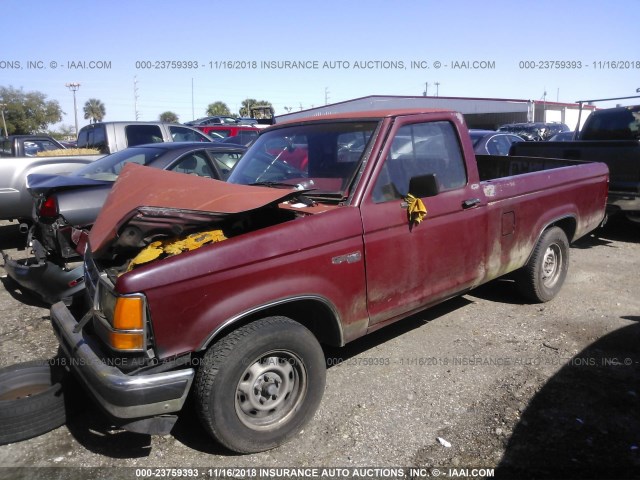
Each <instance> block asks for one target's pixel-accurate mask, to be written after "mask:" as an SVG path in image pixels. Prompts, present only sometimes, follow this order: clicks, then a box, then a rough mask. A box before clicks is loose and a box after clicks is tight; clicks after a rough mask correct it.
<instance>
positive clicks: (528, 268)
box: [516, 227, 569, 303]
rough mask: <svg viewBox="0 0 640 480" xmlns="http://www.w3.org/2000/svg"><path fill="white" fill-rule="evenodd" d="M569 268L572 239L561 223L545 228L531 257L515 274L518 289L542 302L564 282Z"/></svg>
mask: <svg viewBox="0 0 640 480" xmlns="http://www.w3.org/2000/svg"><path fill="white" fill-rule="evenodd" d="M568 268H569V241H568V240H567V235H566V234H565V233H564V231H563V230H562V229H561V228H559V227H551V228H549V229H548V230H546V231H545V232H544V233H543V234H542V236H541V237H540V239H539V240H538V243H537V244H536V246H535V248H534V250H533V254H532V255H531V258H530V259H529V261H528V262H527V264H526V265H525V266H524V267H522V269H521V270H520V271H519V272H518V275H517V276H516V285H517V287H518V290H519V291H520V292H521V293H522V294H523V295H524V296H525V297H526V298H527V299H529V300H531V301H533V302H536V303H541V302H548V301H549V300H551V299H553V298H554V297H555V296H556V295H557V294H558V292H559V291H560V289H561V288H562V285H563V284H564V280H565V278H566V276H567V270H568Z"/></svg>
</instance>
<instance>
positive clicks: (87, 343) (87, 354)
mask: <svg viewBox="0 0 640 480" xmlns="http://www.w3.org/2000/svg"><path fill="white" fill-rule="evenodd" d="M51 322H52V325H53V330H54V331H55V334H56V336H57V337H58V340H59V342H60V346H61V348H62V350H63V351H64V353H65V354H66V356H67V357H68V359H69V363H70V367H71V370H72V371H74V372H75V373H76V376H77V377H78V378H79V379H80V381H81V382H82V383H83V384H84V385H85V386H86V387H87V388H88V390H89V391H90V392H91V393H92V394H93V396H94V398H95V399H96V401H97V402H98V403H99V404H100V405H101V406H102V407H103V408H104V409H105V410H106V411H107V412H108V413H109V414H111V415H112V416H113V417H115V418H118V419H136V418H145V417H151V416H156V415H163V414H168V413H173V412H177V411H179V410H180V409H181V408H182V406H183V405H184V402H185V400H186V398H187V394H188V393H189V390H190V388H191V383H192V382H193V377H194V375H195V370H194V369H193V368H184V369H181V370H174V371H169V372H161V373H152V374H148V375H144V374H137V375H127V374H125V373H123V372H122V371H121V370H119V369H118V368H117V366H111V365H108V364H107V363H105V362H103V361H102V360H101V355H99V353H100V347H99V345H98V344H97V342H95V341H94V340H93V339H91V338H90V337H87V336H85V335H83V333H82V331H80V332H74V328H75V327H76V325H77V324H78V322H77V321H76V319H75V318H74V317H73V315H72V314H71V312H70V311H69V309H68V308H67V307H66V306H65V305H64V304H63V303H62V302H58V303H56V304H54V305H53V306H52V307H51ZM116 363H117V362H116Z"/></svg>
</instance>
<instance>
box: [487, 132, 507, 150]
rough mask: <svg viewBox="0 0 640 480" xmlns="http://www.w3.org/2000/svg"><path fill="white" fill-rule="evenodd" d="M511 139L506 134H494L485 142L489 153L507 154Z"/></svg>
mask: <svg viewBox="0 0 640 480" xmlns="http://www.w3.org/2000/svg"><path fill="white" fill-rule="evenodd" d="M509 148H511V141H510V140H509V139H508V138H507V136H506V135H496V136H494V137H492V138H491V140H489V143H487V150H489V153H490V154H491V155H508V154H509Z"/></svg>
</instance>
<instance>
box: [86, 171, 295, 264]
mask: <svg viewBox="0 0 640 480" xmlns="http://www.w3.org/2000/svg"><path fill="white" fill-rule="evenodd" d="M299 194H300V192H298V191H295V190H288V189H287V190H282V189H275V188H268V187H259V186H247V185H237V184H232V183H226V182H222V181H219V180H213V179H210V178H204V177H198V176H196V175H187V174H184V173H176V172H170V171H165V170H159V169H157V168H151V167H143V166H141V165H137V164H133V163H129V164H127V165H125V167H124V168H123V169H122V171H121V172H120V175H119V177H118V180H116V182H115V183H114V185H113V188H112V189H111V192H110V193H109V196H108V197H107V200H106V202H105V204H104V207H103V208H102V210H101V211H100V214H99V215H98V218H97V219H96V222H95V223H94V225H93V227H92V228H91V232H90V233H89V243H90V245H91V250H92V252H93V253H94V255H97V256H99V255H100V253H101V252H102V251H103V250H104V249H105V248H106V247H107V246H108V245H109V244H110V243H111V242H113V241H114V240H115V239H116V238H118V233H119V232H120V230H121V229H122V227H124V226H125V225H132V224H134V225H136V227H139V228H142V230H145V229H147V230H150V229H168V230H169V231H173V233H174V234H175V233H178V232H181V231H184V230H188V229H189V228H190V227H192V226H194V225H198V224H203V223H211V222H213V221H215V220H218V219H222V218H224V217H227V216H228V215H232V214H237V213H242V212H249V211H252V210H256V209H259V208H264V207H267V206H270V205H271V206H273V205H277V204H278V203H280V202H283V201H286V200H288V199H290V198H293V197H295V196H297V195H299ZM143 233H144V232H143Z"/></svg>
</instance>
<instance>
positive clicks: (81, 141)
mask: <svg viewBox="0 0 640 480" xmlns="http://www.w3.org/2000/svg"><path fill="white" fill-rule="evenodd" d="M88 144H89V134H88V131H87V130H86V129H84V128H83V129H81V130H80V133H78V143H77V145H78V148H83V147H86V146H87V145H88Z"/></svg>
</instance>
